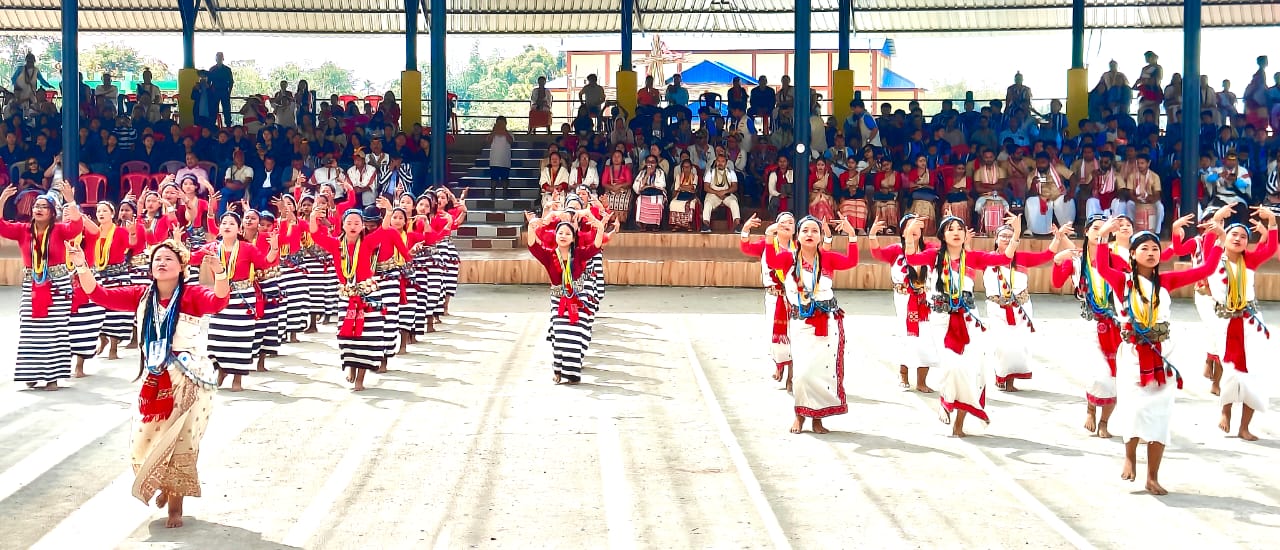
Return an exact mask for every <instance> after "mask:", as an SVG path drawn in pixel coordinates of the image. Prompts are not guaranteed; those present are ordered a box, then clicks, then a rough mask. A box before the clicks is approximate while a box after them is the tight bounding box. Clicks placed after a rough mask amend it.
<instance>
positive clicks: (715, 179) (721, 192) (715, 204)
mask: <svg viewBox="0 0 1280 550" xmlns="http://www.w3.org/2000/svg"><path fill="white" fill-rule="evenodd" d="M702 183H703V187H702V189H703V191H704V192H705V193H706V204H705V205H704V206H703V210H702V232H703V233H709V232H711V215H712V214H713V213H714V212H715V210H716V209H717V208H719V207H721V206H724V207H726V208H728V209H729V215H730V216H731V218H730V219H731V221H732V223H731V224H730V229H731V230H732V229H733V228H734V227H737V226H738V225H739V223H740V222H741V221H742V212H741V210H740V209H739V206H738V174H737V172H735V171H734V169H733V167H732V166H731V165H730V164H729V158H728V157H727V156H726V155H725V154H723V152H722V153H721V154H718V155H716V157H715V160H713V161H712V164H711V167H710V169H708V170H707V171H706V173H705V175H704V176H703V178H702Z"/></svg>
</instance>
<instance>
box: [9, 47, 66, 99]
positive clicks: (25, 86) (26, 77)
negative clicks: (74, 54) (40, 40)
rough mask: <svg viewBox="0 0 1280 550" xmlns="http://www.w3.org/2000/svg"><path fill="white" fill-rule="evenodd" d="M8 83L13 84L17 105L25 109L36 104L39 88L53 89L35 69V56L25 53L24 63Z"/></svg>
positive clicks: (38, 70)
mask: <svg viewBox="0 0 1280 550" xmlns="http://www.w3.org/2000/svg"><path fill="white" fill-rule="evenodd" d="M81 80H83V78H82V79H81ZM9 82H10V84H13V94H14V99H15V101H16V102H17V104H19V105H22V106H26V107H32V106H34V105H35V104H36V90H38V89H40V87H41V86H43V87H45V88H49V89H52V88H53V85H52V84H49V82H48V81H46V80H45V79H44V75H42V74H40V69H38V68H37V67H36V56H35V54H32V53H31V52H27V57H26V63H24V64H23V65H22V66H21V67H19V68H18V70H16V71H14V72H13V78H11V79H10V80H9Z"/></svg>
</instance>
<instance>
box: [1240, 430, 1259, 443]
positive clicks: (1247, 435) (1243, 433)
mask: <svg viewBox="0 0 1280 550" xmlns="http://www.w3.org/2000/svg"><path fill="white" fill-rule="evenodd" d="M1239 435H1240V439H1243V440H1245V441H1257V440H1258V436H1256V435H1253V432H1250V431H1249V430H1246V429H1243V428H1241V429H1240V433H1239Z"/></svg>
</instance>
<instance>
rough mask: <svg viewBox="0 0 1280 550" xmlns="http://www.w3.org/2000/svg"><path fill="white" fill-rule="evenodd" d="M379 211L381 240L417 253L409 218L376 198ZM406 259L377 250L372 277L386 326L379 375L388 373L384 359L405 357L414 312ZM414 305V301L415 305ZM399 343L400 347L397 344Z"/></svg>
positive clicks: (419, 239) (418, 238)
mask: <svg viewBox="0 0 1280 550" xmlns="http://www.w3.org/2000/svg"><path fill="white" fill-rule="evenodd" d="M377 202H378V207H379V208H382V209H384V210H385V211H386V215H385V217H383V218H382V219H381V220H379V221H380V222H381V224H382V225H381V227H378V228H376V229H374V230H373V231H376V232H382V233H385V235H384V237H385V238H388V239H394V240H398V241H400V242H401V243H403V244H404V246H405V248H408V249H409V250H410V251H412V250H416V247H417V246H418V243H420V242H422V239H423V236H422V234H421V233H416V232H410V231H409V230H408V221H409V215H408V213H407V212H405V211H404V210H403V209H401V208H400V207H398V206H397V207H392V206H391V201H389V200H387V198H386V197H378V201H377ZM409 258H411V256H409V255H407V254H406V255H401V254H400V253H399V252H397V251H396V249H394V248H390V247H384V248H379V249H378V257H377V265H376V266H375V268H374V274H375V276H377V278H378V291H379V301H380V302H382V308H383V315H384V316H385V317H384V318H385V322H386V326H385V327H384V329H385V332H384V336H385V338H386V344H387V347H386V350H385V353H384V354H383V358H382V363H381V365H380V366H379V367H378V372H380V373H383V372H386V371H387V358H389V357H392V356H394V355H396V354H399V353H406V352H407V351H408V346H409V332H410V331H409V330H408V329H406V328H405V327H406V326H407V327H412V326H413V311H414V310H413V308H412V307H409V287H410V286H412V284H411V283H410V281H409V273H408V272H407V271H406V270H407V267H406V264H407V261H408V259H409ZM415 305H416V301H415ZM397 342H399V345H396V343H397Z"/></svg>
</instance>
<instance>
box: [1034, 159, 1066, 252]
mask: <svg viewBox="0 0 1280 550" xmlns="http://www.w3.org/2000/svg"><path fill="white" fill-rule="evenodd" d="M1026 186H1027V203H1026V214H1027V231H1028V232H1030V233H1031V234H1033V235H1049V234H1051V233H1052V231H1051V227H1052V225H1053V224H1054V221H1055V219H1056V222H1057V225H1059V226H1065V225H1066V224H1069V223H1074V222H1075V219H1076V201H1075V188H1074V187H1072V185H1071V171H1070V170H1068V169H1067V167H1066V166H1063V165H1062V164H1061V163H1057V162H1055V161H1054V159H1053V158H1052V156H1050V155H1049V153H1045V152H1041V153H1037V154H1036V160H1035V169H1034V170H1032V171H1031V173H1029V174H1027V180H1026Z"/></svg>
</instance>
